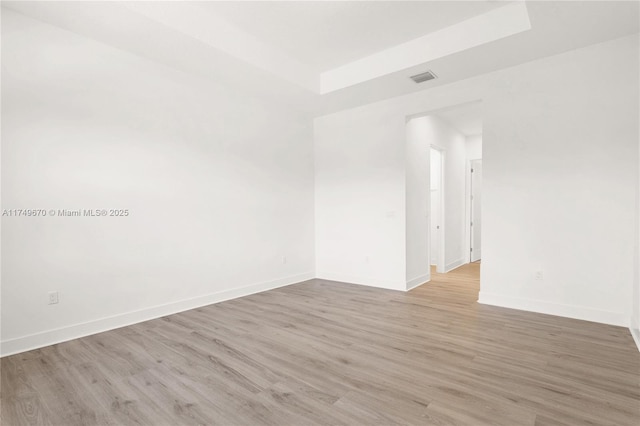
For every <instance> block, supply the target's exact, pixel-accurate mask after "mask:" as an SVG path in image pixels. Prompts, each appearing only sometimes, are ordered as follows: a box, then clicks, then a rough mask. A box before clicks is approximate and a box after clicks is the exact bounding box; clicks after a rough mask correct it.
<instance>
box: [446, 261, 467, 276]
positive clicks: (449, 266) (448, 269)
mask: <svg viewBox="0 0 640 426" xmlns="http://www.w3.org/2000/svg"><path fill="white" fill-rule="evenodd" d="M464 264H465V261H464V258H462V259H458V260H456V261H455V262H451V263H448V264H446V265H445V266H444V272H445V273H447V272H451V271H453V270H454V269H456V268H459V267H461V266H462V265H464Z"/></svg>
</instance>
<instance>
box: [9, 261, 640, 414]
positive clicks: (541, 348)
mask: <svg viewBox="0 0 640 426" xmlns="http://www.w3.org/2000/svg"><path fill="white" fill-rule="evenodd" d="M478 269H479V265H478V264H470V265H466V266H464V267H461V268H459V269H457V270H455V271H453V272H450V273H449V274H443V275H440V274H436V275H434V278H433V280H432V282H430V283H428V284H425V285H423V286H421V287H418V288H416V289H414V290H412V291H410V292H408V293H402V292H395V291H387V290H380V289H374V288H369V287H365V286H357V285H349V284H341V283H335V282H329V281H322V280H312V281H308V282H304V283H301V284H297V285H292V286H288V287H284V288H280V289H277V290H272V291H268V292H264V293H261V294H256V295H252V296H249V297H244V298H241V299H236V300H232V301H228V302H223V303H219V304H216V305H211V306H207V307H204V308H200V309H195V310H191V311H188V312H184V313H180V314H176V315H172V316H169V317H165V318H160V319H157V320H153V321H148V322H144V323H141V324H137V325H133V326H129V327H125V328H121V329H118V330H113V331H110V332H106V333H101V334H97V335H94V336H90V337H86V338H82V339H77V340H73V341H70V342H66V343H62V344H58V345H54V346H50V347H46V348H43V349H39V350H34V351H30V352H26V353H22V354H18V355H14V356H9V357H5V358H3V359H2V360H1V370H2V371H1V373H2V382H1V399H2V405H1V408H2V411H1V414H0V415H1V423H2V425H6V426H9V425H28V424H54V425H64V426H71V425H97V424H100V425H196V424H203V425H216V424H219V425H280V426H285V425H301V426H302V425H361V424H365V425H395V424H403V425H406V424H411V425H474V426H475V425H507V426H517V425H617V426H623V425H633V426H638V425H640V353H638V350H637V349H636V347H635V346H634V343H633V340H632V338H631V336H630V334H629V331H628V330H627V329H625V328H622V327H612V326H607V325H602V324H595V323H590V322H584V321H577V320H571V319H566V318H558V317H553V316H547V315H540V314H535V313H526V312H521V311H516V310H509V309H503V308H497V307H491V306H485V305H479V304H477V303H476V300H477V295H478Z"/></svg>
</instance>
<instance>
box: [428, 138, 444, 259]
mask: <svg viewBox="0 0 640 426" xmlns="http://www.w3.org/2000/svg"><path fill="white" fill-rule="evenodd" d="M430 164H431V169H430V171H431V172H430V182H431V212H430V217H431V228H430V231H431V264H432V265H438V260H439V257H440V256H439V255H440V238H441V231H442V226H441V225H442V205H441V204H442V193H441V191H442V153H441V152H440V151H438V150H437V149H433V148H431V161H430Z"/></svg>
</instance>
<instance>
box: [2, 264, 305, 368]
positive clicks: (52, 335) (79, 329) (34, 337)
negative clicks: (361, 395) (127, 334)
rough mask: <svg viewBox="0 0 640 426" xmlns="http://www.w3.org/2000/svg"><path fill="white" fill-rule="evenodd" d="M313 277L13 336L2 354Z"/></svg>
mask: <svg viewBox="0 0 640 426" xmlns="http://www.w3.org/2000/svg"><path fill="white" fill-rule="evenodd" d="M312 278H314V273H313V272H306V273H302V274H297V275H292V276H288V277H283V278H279V279H276V280H272V281H266V282H262V283H257V284H252V285H248V286H245V287H240V288H235V289H230V290H224V291H220V292H217V293H211V294H207V295H204V296H198V297H194V298H191V299H186V300H180V301H178V302H172V303H167V304H165V305H159V306H153V307H150V308H145V309H141V310H138V311H133V312H126V313H123V314H119V315H114V316H111V317H107V318H100V319H97V320H93V321H88V322H84V323H80V324H73V325H70V326H67V327H62V328H57V329H53V330H47V331H43V332H40V333H35V334H30V335H27V336H22V337H18V338H14V339H9V340H4V341H2V342H0V356H3V357H4V356H7V355H13V354H17V353H20V352H26V351H30V350H32V349H38V348H42V347H44V346H49V345H55V344H57V343H62V342H66V341H68V340H73V339H77V338H80V337H85V336H90V335H92V334H96V333H102V332H105V331H109V330H113V329H116V328H120V327H125V326H128V325H132V324H137V323H140V322H144V321H149V320H152V319H155V318H160V317H164V316H166V315H171V314H176V313H178V312H183V311H188V310H189V309H195V308H200V307H202V306H206V305H211V304H214V303H219V302H223V301H225V300H230V299H236V298H238V297H243V296H248V295H250V294H255V293H260V292H263V291H266V290H272V289H274V288H278V287H284V286H287V285H291V284H295V283H299V282H301V281H306V280H310V279H312Z"/></svg>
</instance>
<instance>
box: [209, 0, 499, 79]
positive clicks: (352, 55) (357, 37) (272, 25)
mask: <svg viewBox="0 0 640 426" xmlns="http://www.w3.org/2000/svg"><path fill="white" fill-rule="evenodd" d="M505 4H506V3H505V2H500V1H486V0H478V1H371V2H361V1H304V2H296V1H247V2H245V1H241V2H237V1H236V2H233V1H221V2H203V3H201V4H200V7H201V8H202V9H203V10H206V11H208V12H210V13H213V14H215V15H217V16H219V17H223V18H225V19H226V20H227V21H229V22H231V23H233V24H235V25H236V26H238V27H239V28H240V29H242V30H243V31H245V32H247V33H249V34H251V35H253V36H255V37H258V38H260V39H261V40H263V41H265V42H267V43H269V44H272V45H275V46H278V47H279V48H281V49H282V50H284V51H285V52H286V53H287V54H289V55H291V56H292V57H294V58H296V59H298V60H299V61H300V62H303V63H306V64H308V65H311V66H312V67H313V68H315V69H316V70H317V71H326V70H329V69H332V68H335V67H338V66H340V65H343V64H345V63H347V62H352V61H354V60H357V59H360V58H362V57H364V56H368V55H371V54H373V53H376V52H378V51H380V50H383V49H388V48H390V47H393V46H395V45H398V44H400V43H404V42H406V41H409V40H412V39H415V38H418V37H420V36H423V35H425V34H429V33H432V32H434V31H437V30H440V29H442V28H445V27H447V26H450V25H453V24H456V23H458V22H461V21H464V20H466V19H468V18H471V17H473V16H477V15H480V14H482V13H485V12H488V11H490V10H492V9H495V8H496V7H499V6H504V5H505Z"/></svg>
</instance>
